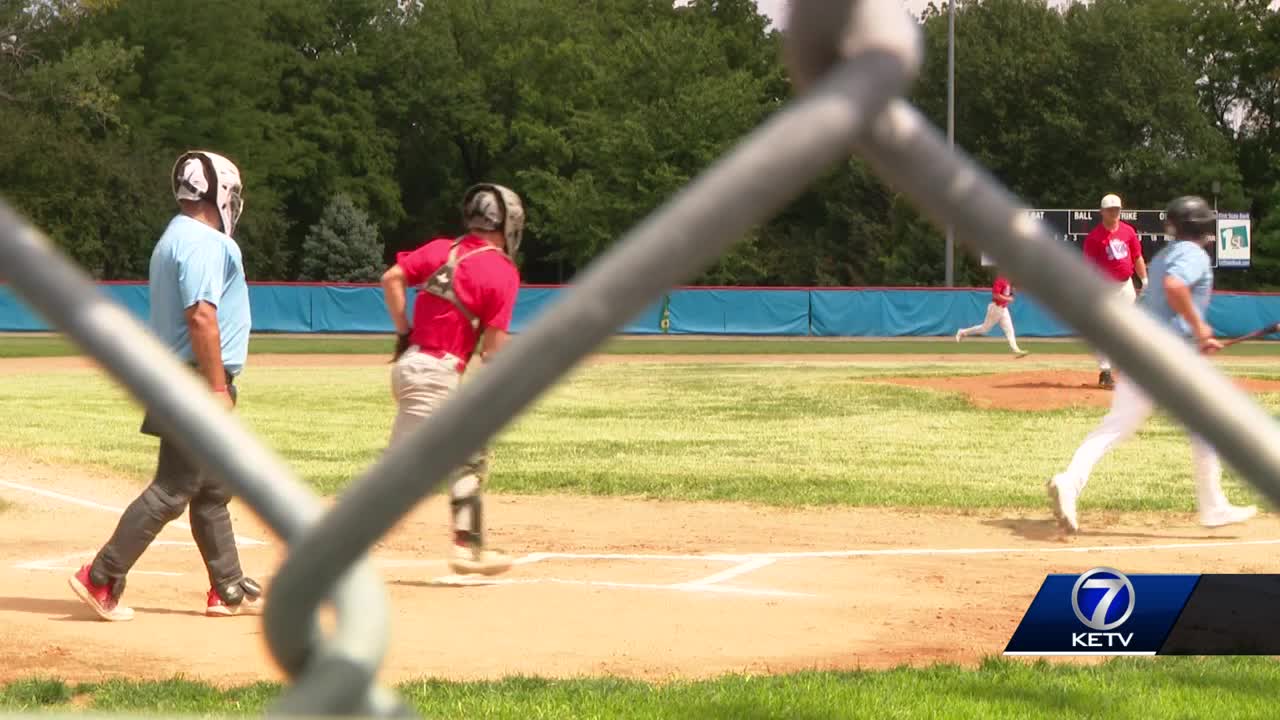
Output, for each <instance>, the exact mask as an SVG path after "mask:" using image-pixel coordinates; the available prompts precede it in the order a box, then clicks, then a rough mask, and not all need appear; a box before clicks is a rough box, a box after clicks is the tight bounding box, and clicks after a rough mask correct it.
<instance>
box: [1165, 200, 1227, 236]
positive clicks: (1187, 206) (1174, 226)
mask: <svg viewBox="0 0 1280 720" xmlns="http://www.w3.org/2000/svg"><path fill="white" fill-rule="evenodd" d="M1217 222H1218V214H1217V213H1216V212H1214V210H1213V208H1211V207H1209V203H1207V202H1205V201H1204V198H1202V197H1199V196H1196V195H1184V196H1182V197H1180V198H1175V199H1174V201H1173V202H1171V203H1169V207H1168V208H1167V209H1166V210H1165V228H1166V232H1168V233H1169V234H1170V235H1172V236H1173V237H1175V238H1178V239H1180V240H1196V241H1207V240H1212V239H1213V235H1214V233H1215V232H1217Z"/></svg>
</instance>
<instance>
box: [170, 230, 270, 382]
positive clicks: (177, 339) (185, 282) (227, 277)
mask: <svg viewBox="0 0 1280 720" xmlns="http://www.w3.org/2000/svg"><path fill="white" fill-rule="evenodd" d="M150 277H151V329H152V331H153V332H154V333H155V334H156V336H157V337H159V338H160V340H161V341H163V342H164V343H165V344H167V345H168V346H169V349H171V350H173V351H174V352H175V353H177V355H178V357H180V358H182V359H183V360H185V361H187V362H191V363H194V362H195V361H196V358H195V354H194V353H193V352H192V350H191V332H190V330H189V329H188V328H187V317H186V309H187V308H189V307H191V306H192V305H195V304H196V303H197V302H199V301H201V300H203V301H205V302H208V303H210V304H212V305H213V306H215V307H216V308H217V309H218V332H219V334H220V335H221V340H222V365H223V367H225V368H226V369H227V371H228V372H230V373H231V374H232V375H239V374H240V371H241V370H243V369H244V363H245V359H246V357H247V356H248V354H249V325H250V315H249V286H248V285H247V284H246V283H245V277H244V260H243V258H242V257H241V255H240V246H239V245H237V244H236V241H235V240H232V239H231V238H230V237H228V236H226V235H225V234H223V233H221V232H219V231H218V230H215V229H214V228H211V227H209V226H208V225H205V224H204V223H202V222H200V221H199V220H195V219H192V218H189V217H187V216H186V215H178V216H176V217H175V218H174V219H173V220H171V221H170V222H169V227H168V228H166V229H165V231H164V234H163V235H161V236H160V241H159V242H158V243H156V247H155V250H154V251H152V253H151V272H150Z"/></svg>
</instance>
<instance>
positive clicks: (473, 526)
mask: <svg viewBox="0 0 1280 720" xmlns="http://www.w3.org/2000/svg"><path fill="white" fill-rule="evenodd" d="M462 218H463V223H464V225H465V226H466V229H467V231H468V232H467V234H465V235H463V236H462V237H459V238H456V239H449V238H436V239H434V240H432V241H431V242H428V243H427V244H425V245H423V246H422V247H420V248H418V249H417V250H414V251H413V252H408V253H400V254H399V255H397V256H396V264H395V265H394V266H392V267H391V269H390V270H388V271H387V272H386V274H384V275H383V276H382V288H383V293H384V294H385V295H386V300H387V312H388V313H389V314H390V315H391V321H392V322H393V323H394V324H395V328H396V333H397V336H398V339H397V343H396V349H395V354H394V355H393V357H392V361H393V363H394V367H393V369H392V371H391V390H392V394H393V395H394V397H395V400H396V405H397V412H396V418H395V423H394V425H393V426H392V429H391V444H393V445H394V444H395V443H396V442H398V441H400V439H401V438H403V437H404V436H406V435H408V434H410V433H412V431H413V430H414V429H415V428H416V427H418V425H420V424H421V423H422V422H423V420H425V419H426V418H427V416H429V415H430V414H431V413H432V412H433V411H434V410H435V409H436V408H438V407H440V405H441V404H442V403H443V402H444V401H445V398H446V397H447V396H448V395H449V393H451V392H452V391H453V390H454V389H455V388H457V387H458V384H459V382H460V381H461V379H462V374H463V372H464V371H465V370H466V368H467V364H468V362H469V361H470V360H471V357H472V355H473V354H474V353H475V351H476V347H477V346H478V345H480V344H481V343H483V346H482V347H483V349H482V351H481V353H480V356H481V359H482V360H485V359H488V358H489V357H491V356H492V355H493V354H494V353H496V352H498V351H500V350H501V349H502V347H503V345H505V344H506V342H507V330H508V328H509V327H510V325H511V314H512V311H513V310H514V309H515V305H516V295H517V293H518V292H519V290H520V274H519V271H518V270H517V269H516V266H515V257H516V252H517V250H518V249H519V247H520V239H521V236H522V235H523V233H524V207H523V205H522V203H521V202H520V197H519V196H518V195H516V194H515V193H514V192H512V191H511V190H509V189H508V188H505V187H502V186H501V185H492V184H488V183H485V184H480V185H475V186H473V187H472V188H471V189H469V190H468V191H467V193H466V195H465V196H464V198H463V201H462ZM411 285H413V286H417V287H418V289H419V292H418V297H417V300H416V301H415V302H414V307H413V325H412V327H410V325H409V319H408V317H407V316H406V314H405V309H406V305H407V297H406V290H407V288H408V287H409V286H411ZM487 475H488V451H487V450H482V451H481V452H479V453H477V454H476V455H474V456H473V457H472V458H471V459H470V460H469V461H468V462H467V463H466V464H465V465H464V466H463V467H461V468H459V469H458V470H457V471H456V472H455V473H454V475H453V476H452V477H451V478H450V485H449V501H450V506H451V510H452V526H453V551H452V554H451V555H450V558H449V566H450V567H451V568H452V569H453V571H454V572H455V573H459V574H464V575H465V574H481V575H496V574H499V573H502V572H505V571H506V570H508V569H509V568H510V567H511V558H510V557H509V556H508V555H506V554H504V553H502V552H500V551H497V550H492V549H489V548H486V547H485V543H484V532H483V512H482V511H483V507H482V504H483V503H482V497H481V486H482V485H483V482H484V479H485V477H486V476H487Z"/></svg>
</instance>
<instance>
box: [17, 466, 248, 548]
mask: <svg viewBox="0 0 1280 720" xmlns="http://www.w3.org/2000/svg"><path fill="white" fill-rule="evenodd" d="M0 487H7V488H9V489H10V490H21V491H22V492H28V493H31V494H33V495H40V496H41V497H47V498H50V499H52V500H61V501H62V502H65V503H70V504H72V505H79V506H80V507H87V508H91V509H93V510H101V511H102V512H109V513H114V514H116V515H119V514H120V513H122V512H124V508H120V507H115V506H114V505H103V504H102V503H100V502H94V501H93V500H86V499H85V498H79V497H75V496H74V495H67V494H65V493H60V492H56V491H54V490H46V489H44V488H38V487H33V486H31V485H22V484H20V483H15V482H9V481H8V480H0ZM169 524H170V525H172V526H173V527H176V528H181V529H183V530H190V529H191V526H190V525H188V524H187V523H185V522H182V521H181V520H174V521H173V522H171V523H169ZM236 544H237V545H266V544H267V543H266V542H264V541H262V540H255V539H253V538H249V537H243V536H241V535H236Z"/></svg>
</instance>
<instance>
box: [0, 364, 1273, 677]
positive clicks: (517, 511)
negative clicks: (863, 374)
mask: <svg viewBox="0 0 1280 720" xmlns="http://www.w3.org/2000/svg"><path fill="white" fill-rule="evenodd" d="M645 357H646V356H612V357H611V358H610V359H609V360H602V361H608V362H617V361H626V360H630V361H637V360H640V359H644V358H645ZM951 357H952V359H954V358H955V356H951ZM960 357H961V358H963V359H965V360H969V361H975V360H978V359H979V358H975V357H974V356H960ZM772 359H774V360H776V361H778V362H799V361H803V360H804V358H803V357H799V356H787V355H783V356H774V357H773V358H772ZM816 359H817V360H820V361H823V362H840V361H844V362H867V361H868V360H869V359H870V358H868V357H867V356H857V357H840V356H829V355H824V356H818V357H817V358H816ZM898 359H899V360H900V361H901V362H902V363H904V364H905V363H920V362H929V361H930V358H927V357H920V356H905V357H900V358H898ZM1071 359H1072V360H1073V361H1079V362H1081V363H1087V362H1088V361H1089V360H1088V358H1085V357H1081V356H1072V357H1071ZM253 360H254V362H255V363H257V364H259V365H263V366H269V365H274V364H281V365H288V366H294V367H296V366H303V365H308V366H333V365H384V364H385V359H383V358H380V357H376V356H366V355H362V356H350V357H334V356H288V357H287V358H275V357H273V356H255V357H254V358H253ZM707 360H708V361H720V362H724V361H737V362H742V361H745V360H744V358H743V357H741V356H736V357H735V356H709V357H708V358H707ZM647 361H653V362H691V361H693V360H692V359H691V358H689V357H688V356H677V357H672V356H652V357H651V358H648V360H647ZM991 362H992V364H993V369H997V368H996V367H995V366H997V364H1002V363H1006V362H1009V363H1012V362H1015V361H1012V360H1011V359H1008V358H1004V357H1000V358H991ZM1021 362H1022V363H1023V364H1022V365H1020V366H1014V367H1029V366H1028V365H1026V361H1021ZM87 366H88V365H87V363H86V362H85V361H84V360H82V359H79V358H53V359H46V358H42V359H34V360H25V361H17V360H6V361H0V374H2V373H5V372H9V373H16V372H31V371H35V370H39V371H49V370H56V369H67V370H70V369H76V368H80V369H83V368H85V367H87ZM999 367H1000V369H1006V368H1004V366H1003V365H999ZM1008 369H1011V368H1008ZM1094 377H1096V376H1095V375H1092V373H1088V372H1083V371H1061V372H1059V371H1053V372H1042V371H1038V370H1036V371H1028V372H1024V373H1017V374H993V375H986V376H981V377H964V378H941V379H899V380H891V381H892V382H901V383H903V384H908V385H915V386H926V387H932V388H936V389H940V390H947V391H955V392H963V393H965V394H967V395H968V396H969V397H971V398H972V399H973V401H974V402H975V403H976V404H978V405H980V406H986V407H1024V408H1029V407H1039V405H1038V404H1037V403H1040V402H1049V401H1048V400H1045V399H1044V398H1046V397H1049V396H1052V397H1053V398H1056V399H1055V400H1054V402H1068V401H1070V402H1076V401H1080V402H1086V403H1089V404H1104V403H1105V401H1106V399H1107V398H1108V397H1109V394H1108V393H1107V392H1106V391H1101V390H1088V389H1085V388H1078V387H1072V386H1073V385H1076V384H1084V383H1088V382H1089V381H1090V380H1091V379H1092V378H1094ZM1251 382H1252V381H1249V382H1247V383H1246V385H1245V386H1246V387H1249V388H1251V389H1252V388H1254V387H1255V386H1254V385H1251V384H1250V383H1251ZM1053 383H1057V384H1058V385H1061V387H1058V386H1057V385H1052V384H1053ZM1256 387H1257V388H1258V389H1269V390H1275V389H1280V383H1267V384H1265V387H1263V386H1256ZM1054 406H1060V405H1054ZM138 489H139V485H138V484H137V483H135V482H133V481H128V480H124V479H121V478H115V477H110V476H103V475H99V474H91V473H87V472H85V471H83V470H77V469H73V468H65V467H57V466H50V465H46V464H42V463H39V462H34V461H30V460H27V459H24V458H21V457H0V500H4V501H7V502H8V503H10V504H11V507H10V508H9V509H7V510H5V511H4V512H3V515H2V516H0V522H2V523H3V526H4V528H5V532H4V533H3V536H0V583H2V585H0V586H2V587H3V590H0V647H3V648H4V651H5V652H4V656H5V658H6V662H5V663H3V664H0V681H5V680H10V679H15V678H21V677H31V676H33V675H38V676H55V677H59V678H63V679H67V680H71V681H80V680H85V681H92V680H100V679H104V678H110V677H126V678H168V677H172V676H174V675H175V674H183V675H185V676H187V677H190V678H195V679H202V680H206V681H209V682H213V683H216V684H220V685H227V684H239V683H245V682H251V681H255V680H259V679H279V678H280V677H281V675H280V673H279V671H278V669H277V668H276V667H275V666H274V664H273V662H272V661H271V659H270V656H269V655H268V653H267V651H266V648H265V646H264V644H263V635H262V629H261V622H260V619H259V618H249V617H245V618H219V619H209V618H205V617H203V615H202V610H203V603H204V591H205V590H206V589H207V581H206V579H205V578H204V577H203V570H202V567H201V565H200V562H199V558H198V555H197V554H196V551H195V548H194V546H193V545H192V543H191V536H190V533H189V531H187V530H185V529H184V528H183V527H182V526H179V525H176V524H175V525H171V526H170V527H169V528H168V529H166V530H165V532H164V533H163V534H162V535H161V537H160V540H161V541H162V542H163V544H157V545H156V546H154V547H153V548H152V550H151V551H150V552H149V553H148V554H147V555H146V556H144V558H143V559H142V561H141V563H140V564H139V566H138V567H137V568H136V569H135V572H134V574H133V575H131V577H130V583H129V590H128V593H127V595H126V599H127V602H128V603H129V604H130V605H132V606H133V607H134V608H135V610H136V611H137V617H136V618H135V619H134V620H133V621H132V622H130V623H122V624H108V623H101V622H97V621H96V620H94V619H92V616H91V615H90V614H89V613H88V611H87V609H86V608H84V607H83V606H82V605H81V604H80V603H79V602H78V600H76V599H75V597H74V596H73V595H72V594H71V592H70V590H69V588H68V587H67V582H66V579H67V577H68V576H69V575H70V574H71V572H72V571H73V570H74V569H75V568H76V567H77V566H78V565H79V564H80V563H82V562H84V561H86V560H87V559H88V558H89V557H90V555H91V553H92V552H93V550H94V549H95V548H96V547H97V546H98V545H99V544H100V543H101V542H103V541H104V540H105V539H106V538H107V536H108V535H109V534H110V532H111V530H112V528H113V527H114V524H115V522H116V519H117V517H118V513H119V508H120V507H122V506H123V505H124V504H125V503H127V502H128V501H129V500H130V499H132V497H133V496H134V494H135V493H136V492H137V491H138ZM234 514H235V516H236V521H237V523H238V526H237V530H238V531H239V532H240V533H241V534H242V535H244V536H247V538H249V539H251V540H259V541H264V542H265V544H250V545H246V546H245V547H244V548H243V560H244V564H245V567H246V570H248V571H249V572H250V573H251V574H253V575H255V576H257V577H258V578H259V579H262V580H264V581H266V582H267V585H268V591H270V574H271V573H272V572H273V570H274V569H275V568H276V567H277V566H278V564H279V562H280V561H281V559H282V557H283V548H282V546H281V544H280V543H279V541H278V540H277V539H276V538H274V537H272V536H271V535H270V534H269V533H267V532H266V531H265V529H264V527H263V525H262V523H261V522H259V521H258V519H257V518H256V517H255V516H254V515H252V514H251V513H250V512H249V511H247V510H246V509H245V508H243V507H242V506H235V507H234ZM487 519H488V521H489V523H490V524H491V527H492V539H493V542H494V543H495V544H496V545H497V546H499V547H503V548H505V549H507V550H508V551H511V552H513V553H514V554H516V555H517V556H519V557H520V558H521V561H520V564H519V565H517V566H516V567H515V568H513V569H512V571H511V572H510V573H508V574H506V575H503V576H500V577H499V578H495V579H494V582H493V584H489V585H478V586H465V585H464V586H458V585H456V584H449V583H443V584H442V583H440V582H437V579H438V578H440V577H442V576H444V575H445V574H446V573H447V569H446V568H445V566H444V563H443V562H442V561H441V560H439V558H440V557H442V554H443V551H444V550H445V549H446V548H447V539H446V534H445V531H446V528H447V515H446V509H445V501H444V500H443V499H441V498H439V497H436V498H433V499H432V500H430V501H428V502H426V503H424V504H422V505H421V506H419V507H418V508H416V509H415V510H414V511H413V512H412V514H411V515H410V516H409V517H408V518H407V519H406V520H405V521H404V522H402V523H401V524H400V525H399V526H398V527H397V528H396V529H395V530H394V531H393V532H392V533H391V535H390V536H389V537H387V538H385V539H384V540H383V541H382V542H380V543H379V544H378V545H377V547H376V548H374V550H373V551H372V556H373V558H374V560H375V563H376V565H377V566H378V568H379V573H380V574H381V576H382V578H383V579H384V580H386V581H387V583H388V585H387V587H388V599H389V602H390V606H391V611H392V616H393V618H392V633H393V634H392V641H391V649H390V654H389V656H388V658H387V662H386V664H385V666H384V671H383V675H382V678H383V679H384V680H388V681H397V680H406V679H415V678H422V677H439V678H447V679H489V678H498V677H502V676H505V675H513V674H525V675H540V676H547V677H572V676H582V675H604V674H608V675H617V676H622V677H635V678H646V679H653V680H663V679H671V678H676V677H707V676H713V675H718V674H722V673H725V672H751V673H767V672H780V671H789V670H798V669H832V668H842V669H851V668H883V667H891V666H896V665H899V664H904V663H905V664H912V665H923V664H929V663H932V662H936V661H947V662H958V663H963V664H967V665H971V664H974V663H976V662H977V661H979V660H980V659H981V658H983V657H984V656H988V655H992V654H998V653H1000V652H1001V651H1002V650H1003V648H1004V645H1005V643H1006V642H1007V641H1008V639H1009V637H1010V634H1011V633H1012V632H1013V630H1014V628H1015V627H1016V625H1017V623H1018V621H1019V620H1020V619H1021V617H1022V614H1023V613H1024V612H1025V610H1026V607H1027V605H1028V603H1029V602H1030V600H1031V598H1032V597H1033V595H1034V594H1035V592H1036V591H1037V589H1038V588H1039V586H1040V583H1041V581H1042V580H1043V578H1044V576H1045V574H1046V573H1050V572H1080V571H1083V570H1086V569H1088V568H1090V567H1094V566H1097V565H1109V566H1113V567H1118V568H1120V569H1122V570H1124V571H1133V572H1144V571H1148V572H1160V571H1169V570H1171V569H1176V570H1177V571H1180V572H1200V571H1205V572H1208V571H1214V572H1257V571H1263V572H1272V571H1274V569H1275V563H1274V555H1275V550H1276V548H1275V547H1274V546H1275V545H1280V519H1278V518H1277V517H1276V516H1273V515H1269V514H1267V515H1263V516H1260V517H1259V518H1258V519H1257V520H1255V521H1253V522H1251V523H1249V524H1248V525H1245V526H1243V527H1238V528H1226V529H1221V530H1216V531H1209V530H1204V529H1202V528H1200V527H1198V526H1197V525H1196V524H1195V522H1194V518H1193V517H1192V516H1190V515H1176V514H1167V513H1165V514H1160V515H1150V514H1131V515H1118V514H1104V513H1086V514H1085V515H1084V516H1083V517H1082V521H1083V524H1084V530H1083V532H1082V533H1081V534H1080V535H1079V536H1077V537H1074V538H1071V539H1065V538H1063V537H1062V536H1061V535H1060V534H1059V533H1058V531H1057V529H1056V526H1055V525H1054V524H1053V522H1052V520H1051V518H1050V514H1049V512H1048V511H1047V509H1046V510H1044V511H1037V510H1033V511H1026V512H1023V511H1010V512H994V513H964V514H961V513H939V512H917V511H900V510H887V509H827V510H781V509H777V508H765V507H757V506H750V505H743V504H728V503H697V504H694V503H674V502H651V501H641V500H634V499H602V498H578V497H512V496H498V497H494V498H492V502H491V510H489V512H488V513H487ZM197 648H200V649H197Z"/></svg>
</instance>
